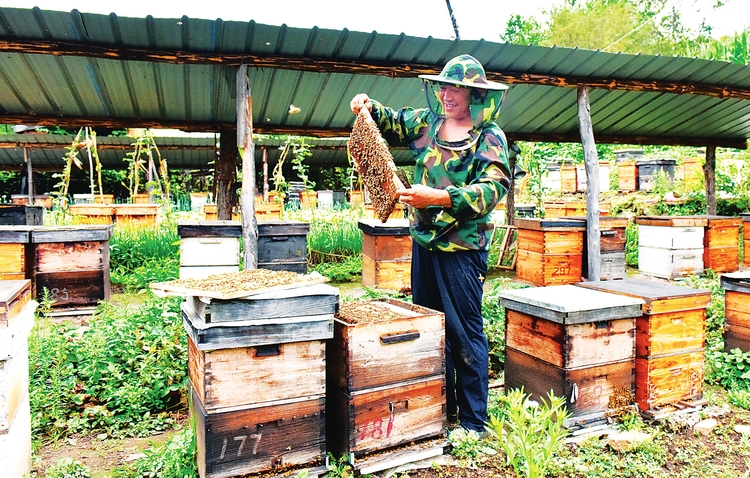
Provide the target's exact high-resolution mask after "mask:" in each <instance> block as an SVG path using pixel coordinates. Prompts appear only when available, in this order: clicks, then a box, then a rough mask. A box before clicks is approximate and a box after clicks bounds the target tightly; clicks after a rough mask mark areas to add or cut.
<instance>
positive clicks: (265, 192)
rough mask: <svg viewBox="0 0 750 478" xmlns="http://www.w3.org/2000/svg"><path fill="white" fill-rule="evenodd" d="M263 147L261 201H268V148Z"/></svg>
mask: <svg viewBox="0 0 750 478" xmlns="http://www.w3.org/2000/svg"><path fill="white" fill-rule="evenodd" d="M262 149H263V202H268V150H267V149H266V148H262Z"/></svg>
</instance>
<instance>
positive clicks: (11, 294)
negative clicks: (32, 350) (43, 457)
mask: <svg viewBox="0 0 750 478" xmlns="http://www.w3.org/2000/svg"><path fill="white" fill-rule="evenodd" d="M35 309H36V302H34V301H33V300H32V298H31V282H30V281H28V280H0V463H3V476H8V477H10V478H21V477H22V476H24V475H25V476H28V473H29V471H30V469H31V411H30V409H29V346H28V344H29V334H30V333H31V329H32V327H33V326H34V310H35Z"/></svg>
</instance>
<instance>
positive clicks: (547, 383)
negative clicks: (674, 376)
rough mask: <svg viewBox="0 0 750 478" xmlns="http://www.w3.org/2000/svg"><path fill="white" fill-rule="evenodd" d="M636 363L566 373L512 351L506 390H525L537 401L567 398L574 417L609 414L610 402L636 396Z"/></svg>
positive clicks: (507, 355)
mask: <svg viewBox="0 0 750 478" xmlns="http://www.w3.org/2000/svg"><path fill="white" fill-rule="evenodd" d="M633 384H634V378H633V359H629V360H625V361H622V362H616V363H610V364H606V365H595V366H592V367H585V368H580V369H573V370H566V369H562V368H560V367H555V366H554V365H552V364H550V363H547V362H545V361H543V360H539V359H537V358H535V357H532V356H531V355H528V354H525V353H523V352H521V351H518V350H515V349H513V348H510V347H506V349H505V389H506V390H511V389H514V388H521V387H523V389H524V392H526V393H529V394H531V398H532V399H533V400H537V401H539V400H542V399H544V400H545V401H547V400H548V394H549V392H550V391H552V392H553V393H554V394H555V396H557V397H564V398H565V400H566V407H567V408H568V411H570V413H571V417H579V416H582V415H588V414H592V413H598V412H604V411H607V410H609V399H610V397H612V396H614V395H615V394H618V395H620V394H621V393H622V391H623V390H625V391H627V393H632V390H633Z"/></svg>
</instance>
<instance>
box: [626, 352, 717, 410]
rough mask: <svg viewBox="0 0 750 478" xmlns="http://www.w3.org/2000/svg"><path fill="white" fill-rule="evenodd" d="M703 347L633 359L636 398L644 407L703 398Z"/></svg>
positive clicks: (645, 408) (642, 408) (639, 404)
mask: <svg viewBox="0 0 750 478" xmlns="http://www.w3.org/2000/svg"><path fill="white" fill-rule="evenodd" d="M703 373H704V356H703V350H696V351H693V352H689V353H681V354H676V355H668V356H661V357H650V358H642V357H636V359H635V401H636V403H637V404H638V408H640V409H641V410H643V411H646V410H650V409H653V408H656V407H659V406H664V405H669V404H672V403H677V402H679V401H681V400H689V399H694V398H702V395H703Z"/></svg>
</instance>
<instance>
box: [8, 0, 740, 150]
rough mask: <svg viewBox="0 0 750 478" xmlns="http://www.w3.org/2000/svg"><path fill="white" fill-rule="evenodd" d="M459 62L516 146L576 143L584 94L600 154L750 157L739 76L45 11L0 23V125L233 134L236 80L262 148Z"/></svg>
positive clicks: (216, 23)
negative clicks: (461, 57)
mask: <svg viewBox="0 0 750 478" xmlns="http://www.w3.org/2000/svg"><path fill="white" fill-rule="evenodd" d="M459 53H469V54H471V55H473V56H475V57H477V58H478V59H479V60H480V61H482V62H483V64H484V65H485V67H486V69H487V73H488V77H490V78H491V79H493V80H496V81H501V82H505V83H507V84H509V85H510V89H509V90H508V94H507V97H506V100H505V104H504V105H503V109H502V110H501V111H502V112H501V117H500V119H499V121H498V123H499V125H500V127H501V128H502V129H503V130H504V131H505V132H506V134H507V136H508V138H509V139H511V140H529V141H576V142H578V141H580V135H579V131H578V128H579V125H578V121H577V105H576V89H575V87H577V86H578V85H580V84H586V85H588V86H589V87H590V88H591V93H590V103H591V116H592V123H593V127H594V134H595V137H596V140H597V141H598V142H600V143H627V144H680V145H695V146H708V145H715V146H725V147H736V148H744V147H745V146H746V139H747V137H748V136H750V121H748V120H749V119H750V67H747V66H743V65H736V64H732V63H726V62H718V61H707V60H699V59H688V58H681V57H661V56H650V55H628V54H615V53H605V52H600V51H589V50H579V49H569V48H556V47H552V48H547V47H539V46H520V45H512V44H505V43H494V42H489V41H484V40H479V41H473V40H461V41H450V40H439V39H433V38H431V37H428V38H418V37H411V36H406V35H403V34H402V35H385V34H378V33H377V32H371V33H363V32H352V31H349V30H346V29H344V30H341V31H334V30H322V29H318V28H317V27H314V28H311V29H300V28H289V27H286V26H284V25H282V26H270V25H261V24H257V23H255V22H253V21H251V22H248V23H245V22H225V21H222V20H221V19H217V20H213V21H211V20H200V19H189V18H187V17H182V18H179V19H157V18H153V17H150V16H149V17H146V18H125V17H118V16H117V15H115V14H110V15H98V14H88V13H80V12H78V11H77V10H73V11H72V12H56V11H48V10H40V9H38V8H34V9H32V10H26V9H13V8H0V122H4V123H11V124H12V123H27V124H45V125H61V126H73V125H75V126H87V125H88V126H105V127H129V126H135V127H173V128H180V129H183V130H186V131H219V130H220V129H222V128H225V129H235V128H236V98H235V97H236V91H235V90H236V88H235V87H236V79H235V72H236V67H237V66H239V65H243V64H244V65H248V66H249V67H250V68H249V69H248V71H249V81H250V86H251V87H252V98H253V104H254V107H253V128H254V132H255V133H275V134H300V135H310V136H319V137H335V136H345V135H348V133H349V131H350V130H351V125H352V124H353V121H354V115H352V114H351V111H350V110H349V100H350V98H351V97H352V96H354V94H356V93H358V92H361V91H365V92H368V93H369V94H370V96H372V97H373V98H376V99H379V100H380V101H381V102H383V103H385V104H388V105H392V106H394V107H399V106H403V105H412V106H416V107H419V106H423V105H424V104H425V102H424V93H423V91H422V85H421V82H420V81H419V80H418V79H417V78H416V76H417V75H418V74H422V73H432V74H434V73H437V72H439V71H440V70H441V69H442V66H443V65H444V64H445V62H446V61H447V60H448V59H450V58H452V57H453V56H455V55H457V54H459ZM292 104H294V105H295V106H297V107H299V108H300V110H301V111H300V113H299V114H290V113H289V106H290V105H292Z"/></svg>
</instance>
